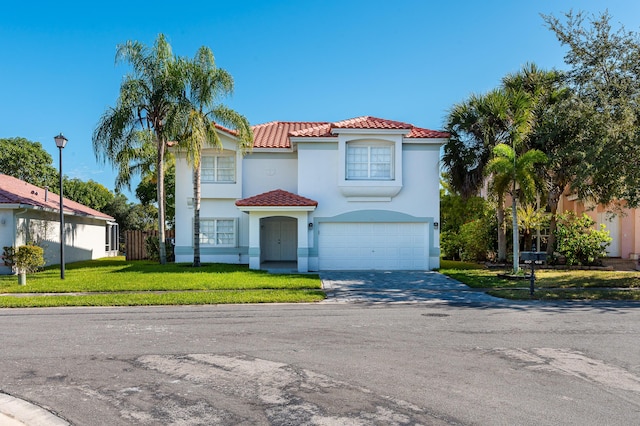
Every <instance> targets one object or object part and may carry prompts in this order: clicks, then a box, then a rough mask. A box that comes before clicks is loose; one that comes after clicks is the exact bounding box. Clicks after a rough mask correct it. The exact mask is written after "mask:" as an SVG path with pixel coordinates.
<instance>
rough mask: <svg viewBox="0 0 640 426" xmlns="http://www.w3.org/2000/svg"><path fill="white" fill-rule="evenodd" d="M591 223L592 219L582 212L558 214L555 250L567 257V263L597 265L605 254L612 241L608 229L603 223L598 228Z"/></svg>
mask: <svg viewBox="0 0 640 426" xmlns="http://www.w3.org/2000/svg"><path fill="white" fill-rule="evenodd" d="M593 225H595V222H594V221H593V219H591V218H590V217H589V216H587V215H586V214H584V213H583V214H582V216H580V217H578V216H576V214H575V213H573V212H565V213H564V214H561V215H558V224H557V228H556V246H557V249H556V250H557V252H558V253H560V254H561V255H562V256H564V257H565V258H566V259H567V265H584V266H589V265H597V264H598V263H599V260H600V259H601V258H603V257H605V256H606V255H607V252H606V248H607V247H608V246H609V244H611V241H612V238H611V237H610V236H609V231H606V230H605V226H604V225H600V229H596V228H594V227H593Z"/></svg>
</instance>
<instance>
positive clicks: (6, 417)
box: [0, 393, 70, 426]
mask: <svg viewBox="0 0 640 426" xmlns="http://www.w3.org/2000/svg"><path fill="white" fill-rule="evenodd" d="M0 425H2V426H70V423H69V422H67V421H66V420H63V419H61V418H60V417H58V416H56V415H55V414H53V413H51V412H50V411H47V410H45V409H44V408H42V407H40V406H37V405H35V404H32V403H30V402H27V401H25V400H23V399H20V398H16V397H14V396H11V395H7V394H6V393H0Z"/></svg>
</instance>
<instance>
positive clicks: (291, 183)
mask: <svg viewBox="0 0 640 426" xmlns="http://www.w3.org/2000/svg"><path fill="white" fill-rule="evenodd" d="M275 189H283V190H285V191H289V192H292V193H294V194H296V193H297V192H298V160H297V155H296V153H295V152H286V153H278V152H259V151H257V150H256V151H254V152H252V153H250V154H247V155H246V156H245V157H244V166H243V176H242V198H247V197H252V196H254V195H258V194H262V193H264V192H268V191H273V190H275Z"/></svg>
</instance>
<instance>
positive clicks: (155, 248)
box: [144, 235, 174, 262]
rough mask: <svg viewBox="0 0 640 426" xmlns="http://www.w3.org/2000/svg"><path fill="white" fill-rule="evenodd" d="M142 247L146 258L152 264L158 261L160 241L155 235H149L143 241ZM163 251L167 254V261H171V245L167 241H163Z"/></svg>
mask: <svg viewBox="0 0 640 426" xmlns="http://www.w3.org/2000/svg"><path fill="white" fill-rule="evenodd" d="M144 246H145V249H146V250H147V258H148V259H149V260H153V261H154V262H158V261H160V239H159V238H158V237H157V236H156V235H149V236H148V237H147V238H146V239H145V240H144ZM165 250H166V252H167V261H169V262H172V261H173V258H174V257H173V244H171V241H169V239H167V240H166V241H165Z"/></svg>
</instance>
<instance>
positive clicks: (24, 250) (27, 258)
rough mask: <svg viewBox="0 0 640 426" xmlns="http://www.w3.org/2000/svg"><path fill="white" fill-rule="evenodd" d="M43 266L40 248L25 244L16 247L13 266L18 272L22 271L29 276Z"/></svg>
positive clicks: (42, 253) (42, 251)
mask: <svg viewBox="0 0 640 426" xmlns="http://www.w3.org/2000/svg"><path fill="white" fill-rule="evenodd" d="M44 265H45V261H44V250H43V249H42V247H38V246H36V245H33V244H27V245H24V246H20V247H18V250H16V252H15V266H16V268H17V269H18V271H21V272H22V271H24V272H26V273H27V274H31V273H33V272H36V271H37V270H38V268H41V267H43V266H44Z"/></svg>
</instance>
